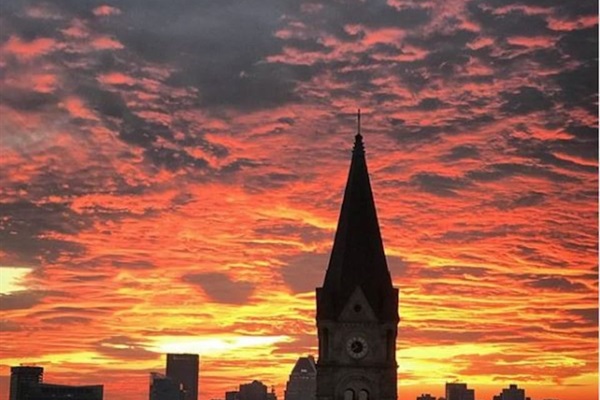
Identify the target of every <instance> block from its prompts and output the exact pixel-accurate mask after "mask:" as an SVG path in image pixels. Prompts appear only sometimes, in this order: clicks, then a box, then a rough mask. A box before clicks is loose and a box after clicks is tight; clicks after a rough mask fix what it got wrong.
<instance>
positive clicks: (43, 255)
mask: <svg viewBox="0 0 600 400" xmlns="http://www.w3.org/2000/svg"><path fill="white" fill-rule="evenodd" d="M91 223H92V221H91V220H89V219H87V218H85V217H83V216H82V215H80V214H78V213H76V212H74V211H73V210H71V209H70V208H69V207H68V205H67V204H64V203H42V204H34V203H31V202H27V201H18V202H12V203H0V242H2V247H3V250H4V251H5V252H6V253H7V254H8V258H9V259H13V261H20V262H22V263H25V265H27V264H29V263H33V264H37V263H38V262H40V261H42V260H43V261H45V262H53V261H55V260H57V259H58V258H59V257H61V256H67V255H71V256H74V255H80V254H82V253H84V252H85V248H84V247H83V246H82V245H81V244H79V243H77V242H76V241H69V240H65V239H57V238H52V237H51V236H49V235H48V234H51V233H53V232H54V233H59V234H63V235H73V234H76V233H78V232H80V231H82V230H84V229H86V228H88V227H90V226H91Z"/></svg>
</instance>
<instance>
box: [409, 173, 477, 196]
mask: <svg viewBox="0 0 600 400" xmlns="http://www.w3.org/2000/svg"><path fill="white" fill-rule="evenodd" d="M410 181H411V183H412V184H413V185H415V186H417V187H418V188H420V189H421V190H423V191H425V192H428V193H431V194H434V195H436V196H441V197H454V196H457V195H458V191H460V190H461V189H464V188H465V187H466V186H468V183H467V182H466V181H465V180H463V179H461V178H455V177H449V176H443V175H438V174H434V173H429V172H421V173H419V174H416V175H413V176H412V177H411V178H410Z"/></svg>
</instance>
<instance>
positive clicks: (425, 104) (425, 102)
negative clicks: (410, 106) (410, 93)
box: [415, 97, 444, 111]
mask: <svg viewBox="0 0 600 400" xmlns="http://www.w3.org/2000/svg"><path fill="white" fill-rule="evenodd" d="M443 106H444V102H443V101H441V100H439V99H436V98H432V97H428V98H425V99H422V100H421V101H419V104H417V106H416V107H415V108H416V109H417V110H423V111H433V110H437V109H439V108H442V107H443Z"/></svg>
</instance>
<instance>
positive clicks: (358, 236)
mask: <svg viewBox="0 0 600 400" xmlns="http://www.w3.org/2000/svg"><path fill="white" fill-rule="evenodd" d="M316 320H317V321H316V322H317V330H318V340H319V359H318V362H317V399H318V400H329V399H336V400H337V399H344V400H396V399H397V396H398V395H397V368H398V366H397V363H396V335H397V327H398V322H399V317H398V289H396V288H394V287H393V285H392V279H391V276H390V273H389V270H388V267H387V261H386V258H385V253H384V249H383V241H382V239H381V233H380V231H379V223H378V221H377V213H376V210H375V202H374V200H373V193H372V191H371V184H370V182H369V173H368V171H367V164H366V160H365V151H364V146H363V140H362V135H361V134H360V113H359V115H358V133H357V134H356V136H355V142H354V149H353V151H352V161H351V163H350V172H349V174H348V181H347V183H346V189H345V192H344V199H343V202H342V207H341V211H340V216H339V221H338V226H337V230H336V234H335V239H334V243H333V248H332V250H331V257H330V260H329V265H328V267H327V273H326V275H325V280H324V282H323V286H322V287H320V288H317V317H316Z"/></svg>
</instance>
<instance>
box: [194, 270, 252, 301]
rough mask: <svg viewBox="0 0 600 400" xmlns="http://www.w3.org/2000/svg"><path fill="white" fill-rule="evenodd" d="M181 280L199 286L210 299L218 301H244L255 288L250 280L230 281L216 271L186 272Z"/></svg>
mask: <svg viewBox="0 0 600 400" xmlns="http://www.w3.org/2000/svg"><path fill="white" fill-rule="evenodd" d="M183 281H184V282H187V283H191V284H193V285H197V286H199V287H201V288H202V290H203V291H204V292H205V293H206V294H207V295H208V297H210V299H211V300H212V301H215V302H218V303H229V304H243V303H246V302H247V301H248V299H249V298H250V296H252V293H253V292H254V289H255V286H254V285H253V284H252V283H250V282H242V281H232V280H231V279H230V278H229V276H228V275H226V274H221V273H217V272H215V273H201V274H187V275H184V276H183Z"/></svg>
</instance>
